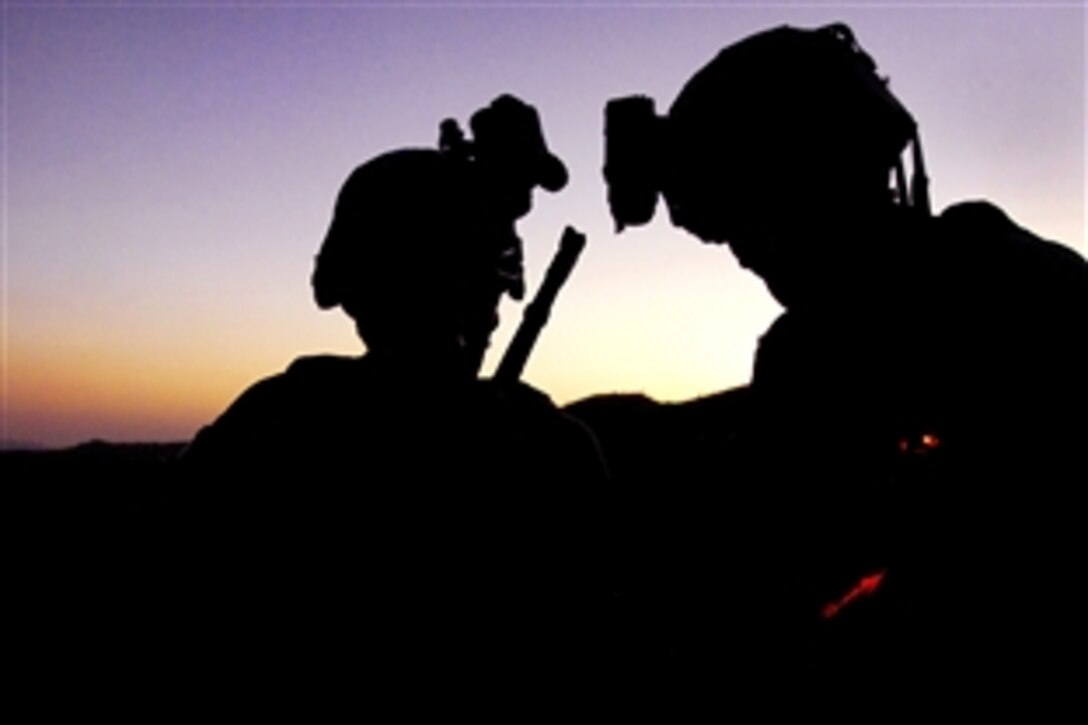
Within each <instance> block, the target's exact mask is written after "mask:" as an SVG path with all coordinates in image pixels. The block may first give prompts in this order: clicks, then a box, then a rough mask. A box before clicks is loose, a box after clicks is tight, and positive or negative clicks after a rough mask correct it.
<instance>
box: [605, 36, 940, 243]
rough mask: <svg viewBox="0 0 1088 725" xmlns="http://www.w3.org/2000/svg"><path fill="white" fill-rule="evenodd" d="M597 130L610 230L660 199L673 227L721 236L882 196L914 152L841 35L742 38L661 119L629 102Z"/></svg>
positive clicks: (911, 133) (897, 114)
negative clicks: (824, 199)
mask: <svg viewBox="0 0 1088 725" xmlns="http://www.w3.org/2000/svg"><path fill="white" fill-rule="evenodd" d="M605 124H606V137H607V145H606V161H605V170H604V171H605V178H606V181H607V182H608V185H609V203H610V207H611V210H612V215H613V218H614V219H615V221H616V224H617V227H618V228H620V229H622V228H623V227H624V226H626V225H629V224H643V223H646V222H647V221H649V219H650V218H652V216H653V213H654V207H655V206H656V202H657V198H658V195H659V194H660V195H663V196H664V197H665V200H666V203H667V205H668V208H669V213H670V216H671V218H672V220H673V223H675V224H677V225H678V226H683V227H686V228H691V227H692V226H700V225H704V224H705V221H706V220H705V219H704V217H707V216H708V215H710V214H713V215H714V216H715V217H716V218H715V222H714V223H715V225H716V226H717V227H724V229H725V232H726V233H727V232H728V229H729V226H730V224H729V222H730V217H731V215H732V213H733V212H739V213H749V212H752V211H753V210H758V209H760V208H761V207H766V205H777V204H781V203H782V202H784V201H789V202H791V203H794V204H796V203H803V202H804V201H805V200H806V199H812V200H813V203H818V202H819V200H820V197H821V195H822V194H829V193H843V187H844V186H845V187H849V189H847V191H849V192H851V193H852V192H853V191H855V188H854V187H857V188H871V187H872V186H873V185H876V187H877V188H878V190H880V189H881V188H882V189H883V190H884V191H887V192H888V195H889V196H891V195H892V194H891V190H890V189H889V187H890V186H891V184H890V178H891V173H890V172H891V171H893V170H894V169H895V168H896V167H897V165H898V162H899V158H900V155H901V154H902V152H903V151H904V149H905V148H906V146H907V144H908V142H909V141H911V140H912V139H913V140H916V133H915V123H914V120H913V118H912V117H911V115H910V114H909V113H908V112H907V110H906V109H905V108H904V106H903V105H902V104H901V103H900V102H899V101H898V100H897V99H896V98H895V97H894V96H893V95H892V94H891V92H890V91H889V90H888V87H887V82H886V79H883V78H881V77H880V76H878V75H877V72H876V66H875V64H874V63H873V61H872V59H871V58H870V57H869V56H868V55H867V54H866V53H865V52H864V51H863V50H862V49H861V48H860V47H859V46H858V44H857V42H856V41H855V39H854V35H853V33H852V32H851V30H850V29H849V28H848V27H847V26H845V25H842V24H835V25H829V26H826V27H821V28H817V29H798V28H792V27H785V26H784V27H779V28H775V29H772V30H768V31H764V32H761V33H758V34H756V35H753V36H750V37H748V38H746V39H744V40H741V41H740V42H738V43H735V44H733V45H730V46H728V47H726V48H725V49H723V50H722V51H721V52H720V53H719V54H718V55H717V57H715V58H714V60H712V61H711V62H710V63H709V64H707V65H706V66H705V67H703V68H702V69H701V70H699V71H698V72H697V73H696V74H695V75H694V76H693V77H692V78H691V79H690V80H689V81H688V82H687V84H686V85H685V86H684V88H683V89H682V90H681V92H680V94H679V95H678V97H677V98H676V100H675V101H674V103H673V104H672V106H671V107H670V109H669V111H668V114H667V115H666V116H658V115H656V112H655V110H654V103H653V101H652V99H649V98H647V97H645V96H633V97H627V98H621V99H615V100H612V101H610V102H609V104H608V106H607V107H606V110H605ZM916 163H920V155H918V156H917V158H916ZM916 171H917V169H916ZM899 194H900V199H901V201H903V202H905V201H906V200H907V195H906V190H905V189H900V190H899ZM693 231H694V230H693ZM718 231H719V229H717V228H716V229H715V230H714V233H717V232H718ZM700 236H704V235H702V234H700ZM706 238H707V237H706V236H704V239H706ZM709 241H724V239H713V240H709Z"/></svg>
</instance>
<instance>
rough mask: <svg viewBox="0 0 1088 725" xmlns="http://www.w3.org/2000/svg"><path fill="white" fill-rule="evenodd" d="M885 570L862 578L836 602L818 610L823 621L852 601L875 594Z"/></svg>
mask: <svg viewBox="0 0 1088 725" xmlns="http://www.w3.org/2000/svg"><path fill="white" fill-rule="evenodd" d="M885 571H886V570H885V569H881V570H880V571H878V572H877V573H875V574H870V575H869V576H863V577H862V578H861V580H860V581H859V582H858V583H857V584H855V585H854V586H853V588H851V589H850V591H848V592H847V593H846V594H844V595H843V596H842V598H841V599H839V600H838V601H837V602H829V603H828V604H825V605H824V608H823V609H822V610H820V614H821V615H822V616H823V618H824V619H831V618H832V617H834V616H835V615H837V614H838V613H839V612H840V611H842V608H843V607H845V606H846V605H847V604H849V603H850V602H852V601H854V600H855V599H857V598H858V597H862V596H871V595H872V594H874V593H876V590H877V589H878V588H880V583H881V582H882V581H884V572H885Z"/></svg>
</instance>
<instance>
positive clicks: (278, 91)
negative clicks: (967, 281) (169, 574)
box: [0, 1, 1088, 445]
mask: <svg viewBox="0 0 1088 725" xmlns="http://www.w3.org/2000/svg"><path fill="white" fill-rule="evenodd" d="M836 20H842V21H845V22H848V23H849V24H850V25H851V26H852V27H853V28H854V30H855V34H856V35H857V37H858V40H859V42H860V43H861V45H862V46H863V47H864V48H865V49H866V50H867V51H868V52H869V53H870V54H871V55H873V57H874V58H875V59H876V61H877V63H878V65H879V69H880V72H881V73H882V74H884V75H888V76H890V77H891V87H892V90H893V92H895V93H896V95H897V96H898V97H899V98H900V99H901V100H902V101H903V102H904V103H905V104H906V106H907V107H908V108H909V109H911V111H912V112H913V113H914V116H915V118H916V119H917V120H918V122H919V125H920V129H921V134H922V140H923V145H924V147H925V151H926V155H927V161H928V165H929V171H930V176H931V177H932V187H931V188H932V194H933V200H934V206H935V208H937V209H940V208H943V207H944V206H946V205H947V204H949V203H952V202H954V201H958V200H963V199H969V198H988V199H990V200H992V201H994V202H996V203H998V204H999V205H1001V206H1002V207H1003V208H1005V210H1006V211H1007V212H1008V213H1009V214H1010V215H1011V216H1012V217H1013V219H1014V220H1016V221H1018V222H1019V223H1021V224H1022V225H1024V226H1026V227H1028V228H1029V229H1032V230H1033V231H1035V232H1036V233H1038V234H1040V235H1041V236H1044V237H1047V238H1051V239H1055V240H1057V241H1061V242H1063V243H1065V244H1067V245H1069V246H1071V247H1073V248H1075V249H1077V250H1078V251H1080V252H1081V253H1082V254H1084V253H1086V251H1088V249H1086V242H1085V162H1086V159H1085V154H1086V144H1085V112H1086V108H1085V78H1086V67H1085V35H1086V25H1085V22H1086V21H1085V7H1084V4H1083V3H1082V2H1073V3H1009V2H1005V3H1003V2H992V1H991V2H986V3H970V2H954V3H953V2H926V3H876V2H873V3H848V4H842V3H831V2H804V3H796V2H795V3H758V4H756V3H674V4H671V3H645V4H638V3H627V2H620V3H609V2H593V3H577V2H565V3H549V4H543V3H528V4H526V3H512V2H505V3H486V2H474V3H459V4H454V3H427V4H423V5H419V4H416V5H404V4H393V3H365V2H356V3H352V2H338V3H322V2H309V3H307V2H290V3H286V2H279V3H277V2H244V3H232V2H224V3H194V2H142V3H141V2H115V3H83V4H79V5H78V6H77V4H75V3H71V4H69V3H58V2H5V3H4V5H3V16H2V22H3V28H2V33H3V36H2V41H3V88H2V90H3V94H2V95H3V111H2V112H3V139H2V140H3V149H2V161H3V178H2V182H3V188H2V194H3V222H2V224H3V230H2V231H3V260H2V261H3V269H2V275H3V280H2V281H3V287H2V297H0V305H2V315H3V317H2V324H3V330H2V340H0V345H2V350H0V353H2V356H0V357H2V359H0V364H2V390H0V406H2V416H3V430H2V431H0V439H17V440H23V441H38V442H42V443H47V444H52V445H69V444H73V443H77V442H79V441H82V440H86V439H89V438H92V437H98V438H106V439H111V440H182V439H187V438H189V437H190V436H191V435H192V434H193V433H194V432H195V430H196V429H197V428H198V427H199V426H200V425H201V424H203V423H205V422H207V421H209V420H211V419H212V418H214V417H215V416H216V415H217V414H218V413H219V412H220V411H221V410H222V409H223V408H224V407H225V406H226V405H227V404H228V403H229V402H230V401H231V400H232V399H233V398H234V397H236V396H237V395H238V394H239V393H240V392H241V391H242V390H243V389H244V388H245V387H246V386H247V385H248V384H249V383H251V382H253V381H255V380H256V379H258V378H259V377H262V376H265V375H268V374H271V373H274V372H277V371H279V370H282V369H283V368H284V367H286V365H287V364H288V363H289V362H290V361H291V360H292V359H293V358H294V357H296V356H298V355H301V354H313V353H319V352H336V353H342V354H357V353H359V352H361V350H362V347H361V344H360V343H359V342H358V341H357V339H356V337H355V335H354V331H353V329H352V327H351V324H350V321H349V320H348V318H347V317H346V316H345V315H343V313H341V312H339V311H331V312H321V311H319V310H318V309H317V307H316V306H315V305H314V303H313V302H312V299H311V296H310V288H309V275H310V271H311V264H312V258H313V255H314V254H315V253H316V251H317V248H318V245H319V244H320V241H321V239H322V236H323V234H324V232H325V229H326V227H327V224H328V221H329V218H330V214H331V210H332V204H333V200H334V197H335V194H336V193H337V191H338V189H339V187H340V184H341V182H342V181H343V180H344V178H345V177H346V176H347V174H348V173H349V172H350V171H351V169H352V168H354V167H355V166H356V165H358V164H359V163H362V162H363V161H365V160H367V159H369V158H370V157H372V156H374V155H376V154H378V153H381V152H383V151H386V150H390V149H392V148H395V147H400V146H431V145H434V143H435V142H436V140H437V132H438V124H439V122H440V121H441V120H442V119H443V118H445V117H448V116H453V117H456V118H458V119H459V120H461V121H462V122H466V121H467V119H468V117H469V115H471V113H472V112H473V111H474V110H475V109H477V108H479V107H481V106H483V105H486V104H487V103H488V102H490V101H491V100H492V99H493V98H494V97H495V96H497V95H498V94H500V93H503V92H514V93H515V94H517V95H519V96H520V97H522V98H523V99H525V100H527V101H528V102H530V103H533V104H534V105H535V106H536V107H537V108H538V109H539V111H540V113H541V116H542V118H543V121H544V125H545V133H546V135H547V138H548V142H549V145H550V146H551V148H552V150H553V151H554V152H555V153H557V154H558V155H560V156H561V157H562V158H563V159H564V160H565V161H566V163H567V167H568V169H569V170H570V172H571V183H570V184H569V185H568V186H567V188H566V189H565V190H563V191H562V192H561V193H559V194H557V195H548V194H543V193H540V192H538V194H537V197H536V201H537V204H536V208H535V210H534V211H533V213H532V214H531V215H530V216H529V217H527V218H526V219H524V220H522V222H521V223H520V225H519V230H520V232H521V235H522V237H523V238H524V239H525V241H526V254H527V267H528V281H529V285H530V290H532V289H534V288H535V285H536V283H537V281H538V280H539V278H540V275H541V274H542V273H543V270H544V267H545V266H546V264H547V260H548V259H549V258H550V257H551V254H552V253H553V251H554V249H555V245H556V242H557V240H558V238H559V233H560V231H561V229H562V227H563V226H564V225H565V224H567V223H570V224H573V225H574V226H576V227H578V228H579V229H581V230H582V231H584V232H586V233H587V234H588V236H589V245H590V246H589V247H588V248H587V250H586V253H585V254H584V255H583V258H582V261H581V263H580V264H579V266H578V267H577V268H576V269H575V271H574V274H573V275H572V278H571V280H570V282H569V284H568V286H567V288H565V289H564V291H563V294H562V295H561V296H560V299H559V301H558V303H557V306H556V309H555V310H554V312H553V316H552V319H551V322H550V324H549V326H548V328H547V329H546V330H545V332H544V334H543V336H542V338H541V340H540V343H539V345H538V347H537V350H536V353H535V354H534V357H533V358H532V360H531V361H530V364H529V367H528V369H527V371H526V378H527V379H528V381H529V382H531V383H533V384H535V385H536V386H538V387H540V388H541V389H543V390H545V391H546V392H548V393H549V394H551V395H552V397H553V398H554V399H555V400H556V401H557V402H566V401H570V400H574V399H577V398H579V397H583V396H585V395H589V394H592V393H599V392H610V391H645V392H647V393H648V394H651V395H653V396H655V397H658V398H660V399H680V398H686V397H692V396H695V395H699V394H703V393H708V392H712V391H715V390H720V389H723V388H727V387H731V386H734V385H737V384H740V383H743V382H745V381H746V380H747V379H748V376H749V373H750V368H751V356H752V353H753V350H754V347H755V344H756V340H757V338H758V336H759V334H760V333H761V332H762V330H763V329H764V328H765V327H766V326H767V325H768V324H769V322H770V321H771V320H772V319H773V318H774V316H775V315H776V314H777V312H778V308H777V306H776V305H775V303H774V302H773V300H771V298H770V297H769V295H768V294H767V293H766V291H765V290H764V288H763V285H762V283H761V282H760V281H759V280H758V279H757V278H755V277H752V276H751V275H749V274H748V273H746V272H744V271H743V270H741V269H740V268H739V267H738V266H737V264H736V262H735V261H734V260H733V258H732V255H731V254H730V252H729V251H728V249H726V248H723V247H711V246H703V245H701V244H700V243H699V242H698V241H697V240H696V239H695V238H694V237H691V236H689V235H687V234H686V233H684V232H682V231H680V230H677V229H673V228H671V227H670V226H669V225H668V223H667V221H666V219H665V218H664V217H665V216H666V215H665V214H664V212H663V210H661V209H659V212H658V215H657V218H656V219H655V221H654V222H653V223H652V224H650V225H648V226H646V227H642V228H638V229H634V230H629V231H627V232H625V233H624V234H623V235H622V236H616V235H614V234H613V230H612V225H611V221H610V218H609V216H608V210H607V205H606V202H605V187H604V183H603V181H602V179H601V175H600V167H601V163H602V149H603V145H602V128H601V122H602V110H603V105H604V103H605V101H606V100H607V99H609V98H611V97H614V96H618V95H625V94H629V93H636V92H641V93H647V94H649V95H651V96H653V97H654V98H655V99H656V100H657V105H658V108H659V109H662V110H663V109H667V108H668V106H669V104H670V103H671V102H672V100H673V98H674V97H675V95H676V93H677V92H678V91H679V90H680V87H681V86H682V85H683V83H684V81H686V80H687V78H688V77H690V76H691V75H692V74H693V73H694V72H695V71H696V70H697V69H698V68H700V67H701V66H702V65H704V64H705V63H706V62H707V61H709V60H710V59H711V58H712V57H713V55H714V54H715V53H716V52H717V51H718V50H719V49H720V48H721V47H722V46H724V45H726V44H728V43H731V42H733V41H736V40H739V39H740V38H742V37H744V36H745V35H748V34H750V33H752V32H755V31H757V30H761V29H764V28H767V27H771V26H774V25H780V24H784V23H786V24H791V25H798V26H814V25H820V24H825V23H828V22H832V21H836ZM502 314H503V317H504V322H503V325H502V327H501V328H500V329H499V331H498V333H497V335H496V337H495V341H494V348H493V352H494V353H495V354H494V355H492V356H491V357H490V358H489V361H488V362H487V363H486V364H485V372H486V371H490V369H491V368H492V367H493V366H494V364H495V362H496V361H497V357H498V354H499V353H500V352H501V350H502V349H503V348H504V347H505V344H506V342H507V340H508V339H509V337H510V335H511V334H512V332H513V328H514V326H515V325H516V323H517V321H518V319H519V318H520V305H518V304H515V303H512V302H507V303H504V306H503V308H502Z"/></svg>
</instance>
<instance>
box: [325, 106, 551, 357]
mask: <svg viewBox="0 0 1088 725" xmlns="http://www.w3.org/2000/svg"><path fill="white" fill-rule="evenodd" d="M472 129H473V131H474V137H473V138H472V139H466V138H465V137H464V134H463V133H462V132H461V130H460V127H459V126H458V124H457V123H456V121H454V120H452V119H447V120H446V121H444V122H443V123H442V124H441V128H440V138H439V144H438V148H409V149H399V150H396V151H391V152H388V153H385V154H381V155H379V156H377V157H375V158H373V159H371V160H370V161H367V162H366V163H364V164H363V165H361V166H359V167H358V168H356V169H355V170H354V171H353V172H352V173H351V175H350V176H349V177H348V179H347V181H345V183H344V185H343V187H342V188H341V190H340V193H339V195H338V197H337V200H336V205H335V209H334V211H333V218H332V222H331V224H330V226H329V230H328V232H327V234H326V236H325V239H324V242H323V243H322V245H321V249H320V251H319V253H318V255H317V258H316V260H315V265H314V270H313V275H312V277H311V283H312V287H313V293H314V299H315V301H316V302H317V304H318V306H319V307H321V308H322V309H329V308H333V307H337V306H340V307H342V308H343V309H344V311H345V312H347V313H348V314H349V315H350V316H352V317H353V318H354V319H355V320H356V323H357V325H358V327H359V331H360V334H362V335H363V336H364V339H366V335H365V334H364V323H363V320H362V318H363V317H366V318H367V319H366V323H365V328H366V329H367V330H370V331H372V332H373V331H374V330H375V329H376V328H375V326H377V327H378V328H382V329H381V330H379V333H380V334H382V335H385V334H387V332H388V330H390V329H391V328H393V327H395V326H414V327H415V328H418V329H419V330H421V331H422V330H424V329H425V328H426V326H427V325H429V324H431V323H432V322H434V321H435V320H439V319H441V317H442V316H443V315H449V314H452V312H454V311H455V308H456V305H457V304H458V303H459V302H462V301H464V300H466V299H469V298H471V299H472V300H473V301H474V303H476V304H491V305H492V306H494V305H495V304H497V303H498V300H499V297H500V296H501V295H502V294H503V293H509V294H511V295H512V296H513V297H515V298H518V299H520V298H521V296H522V295H523V293H524V278H523V272H522V253H521V240H520V239H519V238H518V236H517V233H516V230H515V226H514V223H515V221H516V220H517V218H519V217H520V216H522V215H523V214H525V213H526V212H527V211H528V209H529V204H530V200H531V193H532V189H533V188H534V187H535V186H542V187H544V188H546V189H548V190H552V191H554V190H558V189H560V188H562V186H563V185H564V184H565V183H566V168H565V167H564V166H563V163H562V161H560V160H559V159H558V158H557V157H556V156H554V155H553V154H552V153H551V152H550V151H549V150H548V148H547V145H546V144H545V142H544V136H543V132H542V131H541V127H540V120H539V117H538V115H537V113H536V110H535V109H534V108H533V107H532V106H529V105H527V104H525V103H523V102H522V101H520V100H518V99H516V98H514V97H512V96H501V97H500V98H498V99H496V100H495V101H494V102H493V103H492V104H491V105H490V106H488V107H487V108H485V109H482V110H481V111H479V112H477V113H476V114H475V115H474V116H473V119H472ZM494 158H500V159H501V160H502V161H501V163H499V162H496V161H493V159H494ZM487 301H490V302H487ZM488 332H489V331H488ZM371 342H372V341H371V340H367V344H368V345H371Z"/></svg>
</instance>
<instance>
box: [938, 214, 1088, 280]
mask: <svg viewBox="0 0 1088 725" xmlns="http://www.w3.org/2000/svg"><path fill="white" fill-rule="evenodd" d="M937 223H938V225H939V230H940V233H941V235H942V236H944V237H946V238H953V239H955V240H956V241H957V242H958V243H960V244H964V245H967V247H968V248H969V249H971V250H972V251H977V252H979V253H985V254H988V255H989V256H991V257H993V256H995V255H1004V256H1007V257H1010V258H1014V259H1017V260H1018V261H1021V262H1024V261H1031V262H1035V263H1037V264H1041V265H1047V266H1050V267H1054V268H1065V269H1067V270H1068V271H1069V272H1070V273H1072V274H1081V275H1083V274H1085V273H1088V262H1086V261H1085V259H1084V257H1082V256H1081V255H1080V254H1078V253H1077V252H1076V251H1075V250H1074V249H1072V248H1071V247H1069V246H1067V245H1065V244H1061V243H1059V242H1056V241H1053V240H1050V239H1045V238H1043V237H1041V236H1039V235H1038V234H1036V233H1035V232H1033V231H1031V230H1029V229H1027V228H1025V227H1023V226H1021V225H1020V224H1018V223H1017V222H1016V221H1014V220H1013V219H1012V217H1010V216H1009V215H1008V214H1007V213H1006V212H1005V211H1004V210H1003V209H1001V208H1000V207H998V206H997V205H995V204H993V203H991V202H988V201H982V200H972V201H965V202H960V203H957V204H953V205H951V206H949V207H948V208H947V209H945V210H944V211H943V212H942V213H941V214H940V216H939V217H938V218H937Z"/></svg>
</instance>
